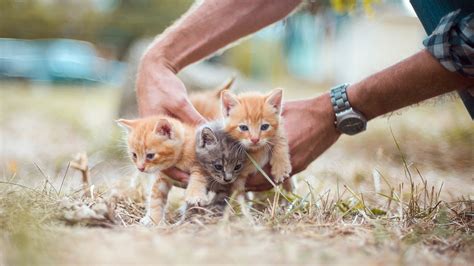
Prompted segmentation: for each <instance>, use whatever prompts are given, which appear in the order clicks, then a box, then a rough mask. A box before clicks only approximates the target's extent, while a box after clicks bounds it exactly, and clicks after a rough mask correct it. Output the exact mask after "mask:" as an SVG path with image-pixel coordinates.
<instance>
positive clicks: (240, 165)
mask: <svg viewBox="0 0 474 266" xmlns="http://www.w3.org/2000/svg"><path fill="white" fill-rule="evenodd" d="M240 168H242V164H240V163H239V164H238V165H236V166H235V167H234V171H237V170H239V169H240Z"/></svg>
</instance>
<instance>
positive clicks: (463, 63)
mask: <svg viewBox="0 0 474 266" xmlns="http://www.w3.org/2000/svg"><path fill="white" fill-rule="evenodd" d="M423 44H424V45H425V47H426V49H427V50H428V51H429V52H430V53H431V54H432V55H433V56H434V57H435V58H436V59H438V61H439V62H440V63H441V65H443V66H444V67H445V68H446V69H447V70H449V71H451V72H459V73H460V74H462V75H463V76H466V77H470V78H474V13H471V14H469V15H468V16H464V17H463V16H461V15H460V10H457V11H454V12H451V13H449V14H447V15H446V16H444V17H443V18H442V19H441V20H440V22H439V24H438V26H437V27H436V29H435V30H434V31H433V32H432V33H431V35H430V36H428V37H427V38H426V39H425V40H424V41H423Z"/></svg>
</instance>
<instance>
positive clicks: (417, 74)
mask: <svg viewBox="0 0 474 266" xmlns="http://www.w3.org/2000/svg"><path fill="white" fill-rule="evenodd" d="M472 86H474V79H469V78H466V77H463V76H461V75H460V74H459V73H457V72H450V71H448V70H447V69H446V68H444V67H443V66H442V65H441V64H440V63H439V62H438V61H437V60H436V59H435V58H434V57H433V56H432V55H431V54H430V53H429V52H428V51H427V50H426V49H425V50H422V51H420V52H418V53H416V54H414V55H413V56H411V57H409V58H407V59H405V60H403V61H401V62H399V63H397V64H395V65H393V66H391V67H388V68H386V69H384V70H382V71H380V72H378V73H376V74H374V75H371V76H369V77H367V78H365V79H363V80H361V81H360V82H357V83H355V84H353V85H351V86H349V88H348V89H347V93H348V99H349V101H350V103H351V106H352V107H353V108H355V109H356V110H358V111H360V112H361V113H363V114H364V115H365V116H366V117H367V119H369V120H370V119H373V118H375V117H377V116H380V115H383V114H386V113H389V112H392V111H395V110H398V109H400V108H402V107H405V106H409V105H411V104H414V103H418V102H420V101H423V100H426V99H429V98H432V97H436V96H438V95H441V94H444V93H447V92H450V91H453V90H457V89H462V88H468V87H472ZM283 117H284V121H285V127H286V131H287V136H288V140H289V144H290V154H291V161H292V166H293V174H296V173H298V172H300V171H302V170H304V169H305V168H306V167H307V166H308V165H309V164H310V163H311V162H312V161H313V160H314V159H316V158H317V157H318V156H319V155H321V154H322V153H323V152H324V151H325V150H326V149H327V148H329V147H330V146H331V145H332V144H334V143H335V142H336V140H337V139H338V138H339V136H340V133H339V132H338V131H337V130H336V127H335V125H334V120H335V114H334V111H333V109H332V105H331V101H330V97H329V93H324V94H322V95H320V96H318V97H315V98H312V99H308V100H302V101H291V102H287V103H285V104H284V111H283ZM301 121H305V123H301ZM270 188H271V184H269V183H268V182H267V181H266V179H265V178H264V177H262V176H261V175H259V174H258V175H255V176H252V177H251V178H249V179H248V182H247V190H252V191H260V190H266V189H270Z"/></svg>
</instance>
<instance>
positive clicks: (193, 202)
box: [186, 194, 207, 206]
mask: <svg viewBox="0 0 474 266" xmlns="http://www.w3.org/2000/svg"><path fill="white" fill-rule="evenodd" d="M206 202H207V197H206V194H204V195H191V196H187V197H186V204H187V205H188V206H204V205H206Z"/></svg>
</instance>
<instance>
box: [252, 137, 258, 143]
mask: <svg viewBox="0 0 474 266" xmlns="http://www.w3.org/2000/svg"><path fill="white" fill-rule="evenodd" d="M250 141H252V143H253V144H257V143H258V142H259V141H260V138H258V137H257V138H250Z"/></svg>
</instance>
